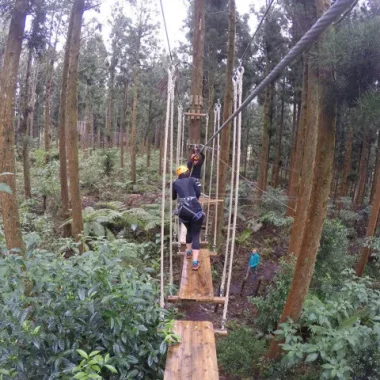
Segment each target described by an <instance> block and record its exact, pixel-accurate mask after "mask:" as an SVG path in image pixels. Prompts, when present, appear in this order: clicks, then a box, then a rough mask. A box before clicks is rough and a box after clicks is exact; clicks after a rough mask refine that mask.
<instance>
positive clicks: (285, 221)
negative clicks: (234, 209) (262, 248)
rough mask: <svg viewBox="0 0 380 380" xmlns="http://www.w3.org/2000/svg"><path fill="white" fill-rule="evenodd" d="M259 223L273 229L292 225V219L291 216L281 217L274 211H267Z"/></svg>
mask: <svg viewBox="0 0 380 380" xmlns="http://www.w3.org/2000/svg"><path fill="white" fill-rule="evenodd" d="M259 221H260V222H261V223H264V224H272V225H273V226H275V227H287V226H290V225H291V224H292V223H293V218H292V217H291V216H283V215H282V214H281V213H278V212H276V211H269V212H268V213H266V214H264V215H263V216H262V217H261V218H260V219H259Z"/></svg>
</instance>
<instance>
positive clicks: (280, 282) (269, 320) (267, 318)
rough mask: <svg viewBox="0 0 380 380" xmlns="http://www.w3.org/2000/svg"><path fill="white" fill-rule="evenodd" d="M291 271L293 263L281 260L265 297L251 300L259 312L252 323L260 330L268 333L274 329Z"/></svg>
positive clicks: (283, 302)
mask: <svg viewBox="0 0 380 380" xmlns="http://www.w3.org/2000/svg"><path fill="white" fill-rule="evenodd" d="M293 271H294V262H293V261H286V260H284V259H282V260H281V261H280V269H279V270H278V272H277V273H276V275H275V277H274V279H273V284H272V285H269V286H268V287H267V289H266V290H267V292H266V295H265V296H260V297H256V298H251V302H252V303H253V304H254V305H255V306H256V307H257V310H258V312H259V315H258V317H257V318H255V320H254V323H255V325H256V326H257V327H258V328H260V330H262V331H265V332H269V331H273V330H274V329H275V328H276V326H277V323H278V321H279V319H280V316H281V313H282V309H283V308H284V305H285V301H286V297H287V295H288V292H289V288H290V284H291V282H292V279H293Z"/></svg>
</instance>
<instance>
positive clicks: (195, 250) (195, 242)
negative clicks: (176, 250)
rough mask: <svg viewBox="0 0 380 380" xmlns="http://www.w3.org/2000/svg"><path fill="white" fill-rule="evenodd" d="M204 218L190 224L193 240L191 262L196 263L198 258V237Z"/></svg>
mask: <svg viewBox="0 0 380 380" xmlns="http://www.w3.org/2000/svg"><path fill="white" fill-rule="evenodd" d="M203 219H204V216H202V218H200V219H198V220H197V221H194V222H192V224H191V232H192V239H193V262H194V261H198V257H199V249H200V241H199V240H200V235H201V231H202V223H203Z"/></svg>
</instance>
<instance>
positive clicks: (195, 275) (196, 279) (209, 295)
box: [178, 249, 214, 301]
mask: <svg viewBox="0 0 380 380" xmlns="http://www.w3.org/2000/svg"><path fill="white" fill-rule="evenodd" d="M198 260H199V264H200V267H199V269H198V270H197V271H194V270H193V263H192V260H183V267H182V276H181V284H180V288H179V293H178V296H179V298H181V299H182V300H197V301H200V300H202V301H203V300H210V299H213V298H214V287H213V285H212V276H211V263H210V255H209V251H208V249H201V250H200V252H199V258H198Z"/></svg>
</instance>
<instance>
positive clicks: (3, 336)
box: [0, 241, 172, 380]
mask: <svg viewBox="0 0 380 380" xmlns="http://www.w3.org/2000/svg"><path fill="white" fill-rule="evenodd" d="M124 243H125V242H124ZM94 245H95V247H94V248H95V250H94V251H92V252H87V253H85V254H83V255H81V256H76V255H75V256H73V257H71V258H69V259H64V258H62V257H61V256H59V255H58V256H57V255H56V254H53V253H49V252H46V251H30V250H29V251H28V254H27V257H26V258H25V259H23V258H22V257H21V256H18V255H7V254H5V255H3V256H2V257H1V258H0V294H1V298H0V368H3V369H5V370H7V371H13V372H14V373H17V374H16V376H15V378H17V379H25V378H36V379H37V378H38V379H42V380H43V379H49V378H50V379H53V378H57V377H58V376H60V377H59V378H60V379H72V378H73V376H72V371H73V369H74V368H75V367H77V369H80V371H78V372H77V374H78V373H80V372H86V371H90V369H88V368H89V367H88V366H89V365H90V366H91V365H92V364H90V362H89V361H87V359H86V361H85V362H82V360H83V357H82V356H81V355H80V354H79V353H78V351H77V350H79V349H81V350H83V351H85V352H91V351H92V350H94V349H95V350H96V351H99V354H100V355H105V354H109V355H110V356H111V359H109V362H107V365H108V364H109V365H111V366H114V367H115V368H116V369H117V371H118V373H119V375H112V374H111V373H110V372H109V371H108V370H107V371H108V374H107V378H110V379H119V378H137V379H148V378H152V379H153V378H154V379H157V378H160V377H161V376H162V365H163V355H164V354H165V352H166V348H167V344H168V343H167V342H168V341H172V337H169V338H167V336H166V335H165V334H167V332H168V331H169V329H168V327H166V325H165V324H164V325H163V324H162V322H161V316H162V315H167V312H166V311H164V310H162V309H160V308H159V307H158V306H156V305H157V302H156V300H157V297H158V286H157V284H156V281H155V280H153V279H152V277H151V276H150V275H149V272H150V271H151V269H149V268H145V267H144V268H143V267H142V268H141V269H140V270H138V269H135V268H133V267H132V266H131V265H130V263H131V257H130V256H132V257H133V256H134V254H132V255H130V250H129V249H128V246H127V247H126V248H125V249H121V247H122V242H120V245H119V246H118V247H116V246H112V243H109V242H105V241H99V242H96V243H95V244H94ZM110 246H111V247H113V249H110V248H109V247H110ZM143 250H144V248H143V247H142V248H141V252H142V251H143ZM136 260H137V259H136V258H133V259H132V261H133V262H136ZM144 260H145V262H146V261H147V256H146V255H145V256H143V255H142V256H141V257H140V262H143V261H144ZM98 359H99V357H98ZM99 360H100V359H99ZM86 366H87V367H86ZM108 369H109V370H110V368H108ZM104 370H105V369H104ZM75 371H76V370H75ZM87 375H88V378H92V377H90V376H91V375H92V374H91V373H90V374H88V373H87ZM101 375H103V370H102V374H101ZM6 378H8V377H6ZM84 378H85V377H84Z"/></svg>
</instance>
